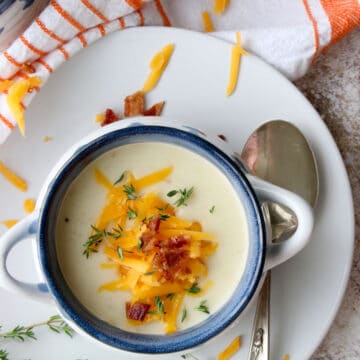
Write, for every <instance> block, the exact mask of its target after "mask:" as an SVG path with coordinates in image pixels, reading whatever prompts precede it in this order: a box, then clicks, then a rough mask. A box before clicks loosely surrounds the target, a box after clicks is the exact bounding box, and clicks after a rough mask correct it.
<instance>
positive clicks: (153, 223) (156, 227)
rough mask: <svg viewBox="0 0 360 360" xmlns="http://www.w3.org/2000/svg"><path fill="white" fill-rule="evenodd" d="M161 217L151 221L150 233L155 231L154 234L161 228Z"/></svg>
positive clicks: (155, 217)
mask: <svg viewBox="0 0 360 360" xmlns="http://www.w3.org/2000/svg"><path fill="white" fill-rule="evenodd" d="M160 221H161V219H160V216H154V217H153V218H152V219H151V220H150V221H149V225H148V227H149V230H150V231H154V232H158V230H159V227H160Z"/></svg>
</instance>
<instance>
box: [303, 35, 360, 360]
mask: <svg viewBox="0 0 360 360" xmlns="http://www.w3.org/2000/svg"><path fill="white" fill-rule="evenodd" d="M296 85H297V86H298V88H299V89H300V90H301V91H302V92H303V94H304V95H305V96H306V97H307V98H308V99H309V100H310V102H311V103H312V104H313V105H314V107H315V108H316V109H317V111H318V112H319V113H320V115H321V117H322V118H323V120H324V121H325V123H326V124H327V126H328V127H329V129H330V131H331V133H332V135H333V137H334V138H335V141H336V143H337V145H338V147H339V149H340V152H341V154H342V156H343V159H344V161H345V165H346V168H347V171H348V174H349V178H350V182H351V186H352V193H353V198H354V205H355V217H356V220H355V221H356V229H355V231H356V238H355V252H354V259H353V265H352V271H351V277H350V281H349V284H348V288H347V291H346V293H345V297H344V300H343V303H342V306H341V308H340V310H339V312H338V315H337V317H336V320H335V322H334V323H333V325H332V327H331V329H330V331H329V333H328V334H327V336H326V338H325V339H324V341H323V343H322V344H321V346H320V348H319V349H318V350H317V351H316V352H315V354H314V355H313V357H312V358H311V360H320V359H321V360H325V359H326V360H359V359H360V262H359V260H360V201H359V200H360V29H358V30H356V31H354V32H353V33H351V34H350V35H349V36H348V37H346V38H345V39H344V40H342V41H341V42H340V43H338V44H336V45H335V46H334V47H332V48H331V49H330V50H329V51H328V53H327V54H326V55H324V56H321V57H320V58H319V59H318V60H317V62H316V63H315V64H314V65H313V67H312V68H311V69H310V71H309V72H308V74H307V75H306V76H305V77H303V78H302V79H300V80H298V81H297V82H296Z"/></svg>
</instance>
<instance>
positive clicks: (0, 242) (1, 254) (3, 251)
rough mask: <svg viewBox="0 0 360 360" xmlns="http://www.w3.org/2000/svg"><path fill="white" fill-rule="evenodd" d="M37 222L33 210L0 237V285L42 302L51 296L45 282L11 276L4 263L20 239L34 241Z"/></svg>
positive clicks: (49, 299) (48, 300) (48, 299)
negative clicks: (33, 281)
mask: <svg viewBox="0 0 360 360" xmlns="http://www.w3.org/2000/svg"><path fill="white" fill-rule="evenodd" d="M37 224H38V211H35V212H34V213H32V214H31V215H29V216H27V217H26V218H25V219H23V220H22V221H20V222H19V223H18V224H16V225H15V226H14V227H12V228H11V229H9V230H8V231H7V232H6V233H5V234H4V235H3V236H2V237H1V238H0V267H1V268H0V269H1V270H0V287H2V288H4V289H5V290H8V291H11V292H14V293H17V294H20V295H26V296H27V297H30V298H33V299H35V300H40V301H43V302H48V303H49V302H51V296H50V293H49V290H48V287H47V286H46V284H45V283H42V282H39V283H27V282H23V281H20V280H17V279H16V278H15V277H13V276H12V275H11V274H10V272H9V270H8V268H7V265H6V260H7V257H8V255H9V252H10V250H11V249H12V248H13V247H14V245H15V244H17V243H18V242H20V241H22V240H32V241H34V239H35V236H36V230H37Z"/></svg>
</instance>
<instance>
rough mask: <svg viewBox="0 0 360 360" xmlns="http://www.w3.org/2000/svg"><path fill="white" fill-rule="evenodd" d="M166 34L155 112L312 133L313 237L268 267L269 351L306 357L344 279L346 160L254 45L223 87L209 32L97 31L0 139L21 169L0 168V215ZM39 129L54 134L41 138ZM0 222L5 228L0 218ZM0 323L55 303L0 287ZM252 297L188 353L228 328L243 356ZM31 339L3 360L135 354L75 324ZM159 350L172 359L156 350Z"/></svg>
mask: <svg viewBox="0 0 360 360" xmlns="http://www.w3.org/2000/svg"><path fill="white" fill-rule="evenodd" d="M169 42H173V43H175V45H176V47H175V51H174V54H173V56H172V58H171V61H170V63H169V66H168V68H167V69H166V71H165V73H164V74H163V76H162V78H161V81H160V83H159V84H158V86H157V87H156V88H155V89H154V90H153V91H152V92H151V93H150V94H149V95H147V100H148V104H153V103H154V102H157V101H160V100H166V106H165V109H164V112H163V115H166V116H168V117H173V118H175V119H178V120H179V121H180V122H183V123H188V124H191V125H192V126H195V127H199V128H201V129H205V130H206V131H207V132H208V133H213V134H220V133H221V134H224V135H225V136H226V137H227V138H228V140H229V142H230V144H231V145H232V147H233V148H234V149H235V150H237V151H241V148H242V146H243V144H244V142H245V141H246V139H247V137H248V136H249V135H250V133H251V132H252V131H253V130H254V129H255V128H256V127H257V126H259V124H261V123H262V122H264V121H266V120H270V119H278V118H281V119H287V120H289V121H292V122H293V123H295V124H296V125H297V126H298V127H299V128H300V129H301V130H302V131H303V133H304V134H305V136H306V137H307V138H308V140H309V142H310V143H311V145H312V147H313V149H314V152H315V155H316V158H317V160H318V165H319V172H320V196H319V203H318V206H317V209H316V227H315V230H314V234H313V236H312V239H311V243H310V244H309V245H308V246H307V247H306V249H305V250H304V251H303V252H302V253H301V254H299V255H298V256H296V257H295V258H294V259H292V260H291V261H289V262H288V263H286V264H284V265H282V266H280V267H279V268H277V269H276V270H275V271H274V277H273V286H272V299H271V305H272V309H271V353H272V354H271V359H273V360H275V359H282V357H283V356H284V355H285V354H290V356H291V360H299V359H307V358H309V357H310V356H311V354H312V353H313V352H314V350H315V349H316V347H317V346H318V345H319V343H320V341H321V340H322V338H323V337H324V336H325V334H326V332H327V330H328V328H329V326H330V324H331V322H332V321H333V319H334V316H335V314H336V312H337V309H338V307H339V305H340V303H341V299H342V296H343V293H344V290H345V287H346V283H347V280H348V276H349V271H350V267H351V260H352V252H353V239H354V224H353V207H352V198H351V192H350V187H349V183H348V178H347V175H346V172H345V168H344V165H343V162H342V159H341V157H340V154H339V152H338V149H337V147H336V145H335V143H334V140H333V139H332V137H331V135H330V133H329V131H328V129H327V128H326V126H325V125H324V123H323V122H322V120H321V119H320V117H319V115H318V114H317V113H316V112H315V110H314V109H313V108H312V106H311V105H310V104H309V103H308V101H307V100H306V99H305V98H304V97H303V96H302V95H301V94H300V93H299V91H298V90H297V89H296V88H295V87H294V86H293V85H292V84H291V83H290V82H289V81H287V80H286V79H285V78H284V77H283V76H281V75H280V74H279V73H277V72H276V71H275V70H273V69H272V68H271V67H269V66H268V65H266V64H265V63H263V62H262V61H260V60H259V59H258V58H256V57H254V56H248V57H244V58H243V59H242V65H241V71H240V76H239V82H238V87H237V90H236V92H235V93H234V94H233V95H232V96H231V97H228V98H227V97H226V96H225V89H226V85H227V78H228V72H229V58H230V47H231V45H230V44H228V43H226V42H223V41H221V40H217V39H215V38H213V37H210V36H207V35H204V34H199V33H193V32H188V31H184V30H177V29H166V28H146V29H141V28H135V29H130V30H125V31H121V32H118V33H115V34H112V35H110V36H107V37H105V38H104V39H102V40H101V41H99V42H97V43H96V44H94V45H92V46H90V47H89V48H88V49H85V50H83V51H82V52H81V53H80V54H79V55H77V56H76V57H75V58H73V59H72V60H71V61H69V62H68V63H66V64H65V65H63V66H62V68H60V69H59V70H58V71H57V72H56V73H54V74H53V75H52V77H51V78H50V80H49V82H48V83H47V84H46V86H45V87H44V88H43V90H42V91H41V93H40V94H38V95H37V97H36V98H35V100H34V102H33V103H32V104H31V106H30V108H29V110H28V112H27V116H26V117H27V138H26V139H22V138H21V137H20V136H19V134H18V132H17V131H16V133H15V134H13V135H12V136H11V138H10V139H9V140H8V142H6V143H5V145H3V146H1V148H0V158H1V160H3V161H4V162H5V163H6V164H8V165H9V166H10V167H11V168H13V169H15V170H16V171H17V172H18V173H19V174H21V175H22V176H24V177H25V178H26V179H28V180H29V184H30V188H29V191H28V193H26V194H23V193H20V192H19V191H18V190H17V189H15V188H14V187H12V186H11V185H10V184H8V183H7V182H6V181H4V180H3V179H2V178H0V199H1V206H0V219H1V220H2V219H9V218H20V217H22V216H24V211H23V209H22V203H23V200H24V199H25V198H26V197H35V198H36V196H37V194H38V192H39V189H40V187H41V184H42V183H43V181H44V179H45V177H46V175H47V173H48V172H49V169H50V168H51V167H52V166H53V164H54V162H55V161H56V160H57V159H58V158H59V157H60V155H61V154H62V153H63V152H64V151H65V149H67V148H68V147H69V146H70V145H71V144H73V143H74V142H76V141H77V140H78V139H80V138H81V137H82V136H83V135H85V134H87V133H89V132H90V131H92V130H94V129H96V128H97V127H98V125H97V124H96V123H95V121H94V120H95V115H96V114H97V113H99V112H101V111H103V110H104V109H105V108H107V107H112V108H114V109H116V110H120V109H121V108H122V101H123V98H124V97H125V96H126V95H128V94H131V93H133V92H135V91H136V90H138V89H140V88H141V87H142V85H143V83H144V80H145V78H146V76H147V74H148V66H149V61H150V59H151V57H152V56H153V55H154V53H155V52H156V51H157V50H159V49H160V48H161V47H163V46H164V45H165V44H167V43H169ZM45 135H48V136H53V137H54V141H52V142H49V143H44V142H43V141H42V139H43V137H44V136H45ZM1 231H2V232H4V231H5V229H3V228H2V229H1ZM31 253H32V249H31V247H30V244H26V243H23V244H20V245H19V247H18V248H17V249H15V250H14V255H13V256H12V257H11V259H10V266H11V268H12V269H14V271H15V272H16V273H17V274H18V275H19V276H22V278H26V279H33V280H35V279H36V275H35V271H34V270H33V269H34V266H33V265H32V264H33V263H32V261H33V260H32V256H31ZM0 299H1V300H0V301H1V306H0V324H1V325H3V329H4V330H5V329H10V328H11V327H12V326H15V325H17V324H31V323H33V322H39V321H42V320H44V319H47V317H48V316H49V315H51V314H53V313H55V310H54V309H53V308H51V307H50V306H45V305H42V304H38V303H36V302H32V301H29V300H27V299H25V298H22V297H18V296H14V295H11V294H9V293H7V292H5V291H2V290H0ZM253 310H254V309H253V308H252V309H251V311H249V312H248V313H247V315H246V316H245V317H244V318H242V320H241V322H240V324H239V326H238V327H237V328H234V329H233V330H232V331H231V332H230V333H229V334H227V336H225V337H224V336H223V337H221V338H218V339H216V340H215V341H213V342H211V343H210V344H208V345H207V346H206V347H205V348H204V349H203V350H201V351H198V352H195V353H194V354H195V355H196V356H197V357H199V359H214V358H215V354H217V352H218V351H219V350H220V349H222V348H223V347H224V346H225V344H226V343H227V342H229V340H231V339H232V338H233V337H234V336H235V335H238V334H241V335H243V344H244V345H243V347H242V349H241V351H240V352H239V353H238V354H237V355H236V356H235V357H234V359H245V358H246V355H247V347H248V343H249V335H250V328H251V321H252V316H253ZM37 337H38V341H29V342H26V343H24V344H19V343H16V342H12V341H6V342H0V349H1V348H5V349H7V350H8V351H9V352H10V354H11V359H25V358H26V359H28V358H32V359H37V360H42V359H44V360H48V359H49V358H51V359H53V360H56V359H59V360H60V359H61V360H63V359H100V358H101V359H103V360H106V359H114V356H116V358H117V359H128V358H136V359H145V358H148V357H147V356H140V355H139V356H136V355H129V354H125V353H123V352H120V351H117V350H113V349H110V348H103V347H102V346H100V345H98V344H96V343H93V342H91V341H89V340H87V339H85V338H83V337H81V336H80V335H76V336H74V338H73V339H69V338H67V337H66V336H64V335H57V334H53V333H52V332H50V331H48V330H46V329H43V328H42V329H38V330H37ZM156 358H163V359H180V356H179V355H165V356H163V357H160V356H156Z"/></svg>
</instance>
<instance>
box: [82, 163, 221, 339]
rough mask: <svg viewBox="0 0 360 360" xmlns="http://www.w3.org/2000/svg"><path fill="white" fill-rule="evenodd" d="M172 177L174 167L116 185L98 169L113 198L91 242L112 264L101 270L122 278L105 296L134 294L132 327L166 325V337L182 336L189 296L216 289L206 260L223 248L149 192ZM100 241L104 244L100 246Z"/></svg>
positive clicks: (101, 182) (130, 177)
mask: <svg viewBox="0 0 360 360" xmlns="http://www.w3.org/2000/svg"><path fill="white" fill-rule="evenodd" d="M172 171H173V168H172V166H169V167H166V168H163V169H160V170H158V171H155V172H153V173H150V174H148V175H146V176H143V177H141V178H136V177H135V176H134V174H132V173H131V172H130V171H127V172H126V173H124V175H122V176H121V178H120V179H119V180H117V181H116V182H115V184H116V185H114V184H112V182H111V181H110V180H109V179H108V178H107V177H106V176H105V175H104V174H103V173H102V171H101V170H100V169H98V168H95V179H96V181H97V182H98V184H99V185H101V186H103V187H104V188H105V189H106V190H107V197H106V203H105V206H104V208H103V209H102V211H101V213H100V216H99V217H98V219H97V222H96V224H95V226H93V227H92V229H93V231H92V233H91V235H90V237H89V239H90V241H91V239H95V243H91V242H90V246H91V247H92V248H91V252H97V251H99V250H100V248H101V249H102V251H103V252H104V254H105V255H106V256H107V258H108V262H107V263H102V264H101V265H100V267H101V268H102V269H113V270H116V271H117V274H118V279H116V280H114V281H111V282H109V283H106V284H103V285H101V286H100V288H99V291H121V290H122V291H124V290H126V291H129V292H130V293H131V299H130V301H129V302H127V303H126V315H127V318H128V321H129V322H130V323H131V324H133V325H139V324H141V323H144V322H151V321H162V322H163V324H164V331H165V333H172V332H174V331H176V330H177V320H178V317H179V313H180V311H181V309H182V303H183V299H184V297H185V295H191V296H202V295H203V294H204V293H205V292H206V290H207V289H208V288H210V287H211V286H212V282H211V280H206V275H207V267H206V259H207V257H208V256H210V255H212V254H213V253H214V252H215V251H216V248H217V243H216V242H215V240H216V239H215V236H214V235H213V234H210V233H207V232H205V231H203V230H202V227H201V224H200V223H199V222H193V221H188V220H186V219H182V218H179V217H177V216H176V208H175V207H173V206H172V205H170V204H169V203H168V202H167V201H165V200H163V199H162V198H161V197H160V196H159V195H158V194H157V193H156V192H154V191H149V192H146V191H145V189H146V188H147V187H149V186H151V185H154V184H157V183H159V182H161V181H164V180H165V181H166V180H167V178H168V177H169V175H171V173H172ZM125 174H126V175H125ZM130 215H131V216H130ZM100 237H101V238H102V242H101V243H98V242H96V239H98V238H100ZM87 244H88V243H87ZM88 245H89V244H88ZM84 246H86V244H84ZM86 255H87V256H88V255H89V253H87V254H86ZM200 282H201V285H200V286H198V285H197V284H198V283H200ZM194 286H196V291H193V292H194V293H191V291H189V289H190V288H191V287H194Z"/></svg>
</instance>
